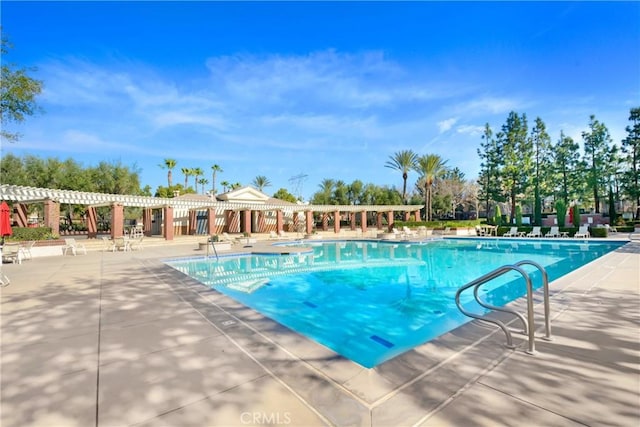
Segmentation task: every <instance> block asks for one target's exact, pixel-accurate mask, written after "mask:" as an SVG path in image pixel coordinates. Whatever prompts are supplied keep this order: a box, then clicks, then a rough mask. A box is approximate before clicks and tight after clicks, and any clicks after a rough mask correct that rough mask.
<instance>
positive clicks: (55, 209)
mask: <svg viewBox="0 0 640 427" xmlns="http://www.w3.org/2000/svg"><path fill="white" fill-rule="evenodd" d="M44 226H45V227H50V228H51V233H52V234H60V203H58V202H56V201H55V200H51V199H46V200H45V201H44Z"/></svg>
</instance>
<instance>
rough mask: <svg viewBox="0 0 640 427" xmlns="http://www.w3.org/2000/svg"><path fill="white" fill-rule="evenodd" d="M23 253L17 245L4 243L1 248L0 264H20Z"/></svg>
mask: <svg viewBox="0 0 640 427" xmlns="http://www.w3.org/2000/svg"><path fill="white" fill-rule="evenodd" d="M23 259H24V253H23V252H22V248H21V247H20V244H19V243H5V244H4V246H3V247H2V262H5V261H7V262H12V263H13V264H15V263H18V264H22V260H23Z"/></svg>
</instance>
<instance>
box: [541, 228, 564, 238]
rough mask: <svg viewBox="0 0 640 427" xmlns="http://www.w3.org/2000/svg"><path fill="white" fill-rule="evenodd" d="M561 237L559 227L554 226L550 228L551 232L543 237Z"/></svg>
mask: <svg viewBox="0 0 640 427" xmlns="http://www.w3.org/2000/svg"><path fill="white" fill-rule="evenodd" d="M561 236H562V235H561V234H560V227H556V226H552V227H551V230H549V232H548V233H547V234H545V235H544V237H561Z"/></svg>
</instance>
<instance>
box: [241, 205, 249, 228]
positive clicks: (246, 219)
mask: <svg viewBox="0 0 640 427" xmlns="http://www.w3.org/2000/svg"><path fill="white" fill-rule="evenodd" d="M241 230H244V232H245V233H251V211H250V210H246V211H242V228H241Z"/></svg>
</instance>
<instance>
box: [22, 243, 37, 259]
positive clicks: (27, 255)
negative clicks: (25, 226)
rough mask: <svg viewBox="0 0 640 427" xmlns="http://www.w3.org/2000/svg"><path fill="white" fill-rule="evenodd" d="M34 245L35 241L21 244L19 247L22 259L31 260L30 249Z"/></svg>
mask: <svg viewBox="0 0 640 427" xmlns="http://www.w3.org/2000/svg"><path fill="white" fill-rule="evenodd" d="M35 244H36V241H35V240H29V241H27V242H23V243H22V244H21V245H20V247H21V248H22V255H24V259H31V258H33V256H32V255H31V248H33V245H35Z"/></svg>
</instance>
